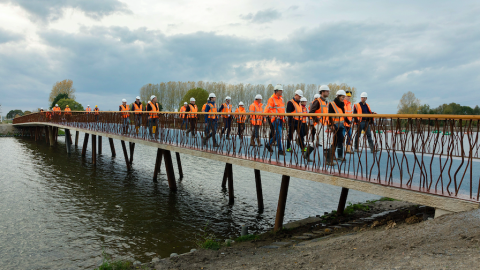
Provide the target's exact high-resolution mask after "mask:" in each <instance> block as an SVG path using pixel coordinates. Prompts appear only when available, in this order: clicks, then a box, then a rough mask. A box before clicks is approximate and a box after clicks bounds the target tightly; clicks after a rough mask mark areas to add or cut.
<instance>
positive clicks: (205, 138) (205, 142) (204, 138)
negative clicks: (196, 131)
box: [202, 136, 208, 146]
mask: <svg viewBox="0 0 480 270" xmlns="http://www.w3.org/2000/svg"><path fill="white" fill-rule="evenodd" d="M207 139H208V136H207V137H203V138H202V144H203V146H205V145H207Z"/></svg>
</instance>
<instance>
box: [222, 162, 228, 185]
mask: <svg viewBox="0 0 480 270" xmlns="http://www.w3.org/2000/svg"><path fill="white" fill-rule="evenodd" d="M227 179H228V163H225V169H224V170H223V180H222V188H226V187H227Z"/></svg>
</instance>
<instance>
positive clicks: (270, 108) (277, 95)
mask: <svg viewBox="0 0 480 270" xmlns="http://www.w3.org/2000/svg"><path fill="white" fill-rule="evenodd" d="M273 91H274V94H273V96H272V97H270V98H269V99H268V102H267V105H266V106H265V111H264V112H265V113H275V114H283V113H285V103H284V102H283V98H282V94H283V86H281V85H279V84H277V85H276V86H275V88H274V90H273ZM270 121H271V123H272V124H273V134H272V138H271V139H270V141H269V142H268V144H266V145H265V148H266V149H267V150H268V151H270V152H273V149H272V143H273V142H277V147H278V154H279V155H283V156H284V155H285V152H283V148H282V132H283V123H284V121H285V120H284V117H283V116H278V115H277V116H275V115H271V116H270Z"/></svg>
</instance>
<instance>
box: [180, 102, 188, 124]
mask: <svg viewBox="0 0 480 270" xmlns="http://www.w3.org/2000/svg"><path fill="white" fill-rule="evenodd" d="M187 107H188V103H187V102H184V103H183V106H182V107H181V108H180V112H186V111H187ZM180 118H182V125H181V126H180V129H183V125H185V129H188V119H187V115H186V114H184V113H181V114H180Z"/></svg>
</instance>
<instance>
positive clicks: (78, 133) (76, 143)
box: [75, 131, 80, 147]
mask: <svg viewBox="0 0 480 270" xmlns="http://www.w3.org/2000/svg"><path fill="white" fill-rule="evenodd" d="M78 136H80V132H79V131H75V147H77V146H78Z"/></svg>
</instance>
